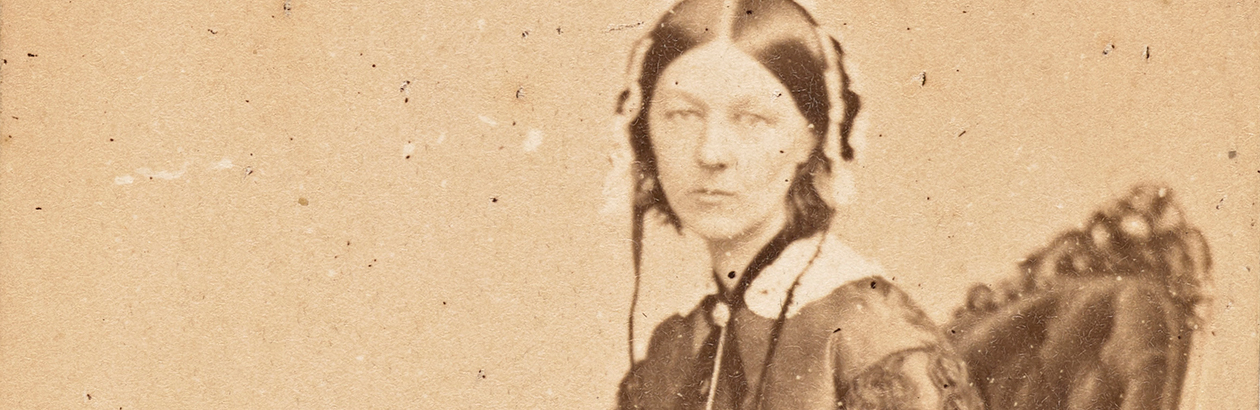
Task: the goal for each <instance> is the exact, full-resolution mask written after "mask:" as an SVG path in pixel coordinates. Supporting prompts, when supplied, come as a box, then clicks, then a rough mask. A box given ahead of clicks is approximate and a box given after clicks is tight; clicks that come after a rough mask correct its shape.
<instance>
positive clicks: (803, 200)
mask: <svg viewBox="0 0 1260 410" xmlns="http://www.w3.org/2000/svg"><path fill="white" fill-rule="evenodd" d="M736 3H737V6H738V7H732V8H731V9H727V10H723V2H722V1H713V0H684V1H682V2H680V3H678V4H677V5H675V6H674V8H672V9H671V10H670V11H669V12H668V13H666V14H665V17H663V18H662V19H661V21H660V22H659V24H657V25H656V26H655V28H654V29H653V30H652V32H651V34H649V37H648V38H649V39H650V40H651V43H650V45H649V47H648V49H647V50H646V51H645V52H644V55H643V61H642V67H640V69H641V72H642V74H641V75H640V76H639V78H638V83H637V86H638V87H639V89H640V90H641V91H642V94H641V95H642V99H643V101H642V109H641V110H639V112H638V116H637V117H635V118H634V119H633V120H631V122H630V125H629V127H630V129H629V133H630V146H631V148H632V149H633V150H634V157H635V158H634V159H635V165H636V169H637V171H638V172H637V173H636V174H637V175H635V177H636V180H637V181H636V186H635V192H636V195H635V200H634V203H635V205H634V207H635V209H634V214H635V215H634V217H635V219H636V224H638V223H639V221H640V220H641V218H643V217H644V216H645V215H646V213H647V212H649V211H651V210H653V209H655V210H656V211H658V212H659V213H660V214H661V215H662V216H663V217H664V218H665V220H666V221H667V222H668V223H669V224H671V225H673V226H674V227H675V228H679V229H681V222H680V221H679V219H678V215H677V214H675V213H674V211H673V209H672V208H671V207H670V205H669V201H668V199H667V198H665V193H664V191H663V190H661V188H660V184H659V183H658V180H657V178H658V174H657V167H656V154H655V151H654V150H653V147H652V141H651V136H650V131H649V126H648V119H647V118H648V112H649V111H650V110H651V106H652V103H651V101H652V96H653V93H654V91H655V87H656V82H657V80H658V78H659V77H660V75H661V73H662V72H664V71H665V68H666V67H668V66H669V64H670V63H672V62H673V61H674V60H675V59H677V58H678V57H680V56H682V55H683V54H684V53H686V52H687V51H690V50H692V49H694V48H696V47H698V46H700V45H703V44H706V43H709V42H711V41H713V40H715V39H717V36H719V35H722V34H719V33H727V34H726V35H729V37H730V40H731V41H732V42H733V43H734V44H735V45H736V47H737V48H739V49H741V50H743V51H744V52H746V53H748V54H749V55H750V56H752V57H753V58H754V59H755V60H756V61H758V62H759V63H761V64H762V65H763V66H764V67H766V69H767V70H769V71H770V72H771V73H772V74H773V75H774V76H775V77H776V78H777V79H778V80H779V81H780V82H781V83H783V85H784V86H785V88H787V89H788V92H789V93H790V94H791V95H792V100H793V102H795V103H796V107H797V109H798V110H799V111H800V112H801V114H802V115H803V116H804V117H805V119H806V120H807V121H808V122H809V124H810V125H811V128H812V129H813V132H814V135H815V136H816V137H817V141H816V143H815V144H814V148H813V150H812V152H811V154H810V156H809V160H807V161H806V162H805V163H804V164H801V165H800V166H799V167H798V168H797V170H796V177H795V179H794V180H793V181H792V184H791V186H790V187H789V188H788V197H787V201H788V205H789V209H790V211H789V216H788V221H789V226H788V229H790V230H792V231H795V232H794V233H795V234H796V235H793V236H798V237H800V236H807V235H809V234H812V233H814V232H817V231H818V230H820V229H822V228H823V227H825V226H826V225H827V224H829V223H830V221H831V217H832V214H834V212H835V211H834V210H833V209H832V208H831V206H829V205H828V204H827V202H825V201H824V200H823V199H822V197H821V196H820V195H819V193H818V191H817V189H815V188H814V176H815V175H816V174H818V173H820V172H828V171H830V170H831V166H832V164H831V162H830V159H828V157H827V156H826V155H824V153H823V147H825V146H826V141H825V140H824V138H825V137H826V135H827V130H828V128H829V127H828V125H829V123H830V121H831V118H830V115H829V110H830V108H831V99H830V98H829V97H828V93H827V84H826V72H825V71H826V70H827V66H828V65H827V62H826V57H825V56H826V53H825V52H824V50H823V49H822V47H833V48H834V49H835V53H836V55H838V56H843V52H842V51H841V50H840V43H839V42H836V41H835V40H834V39H831V38H830V37H826V38H825V39H822V38H819V36H818V34H817V33H818V31H817V30H816V27H817V23H816V22H815V21H814V19H813V18H812V17H810V16H809V14H808V13H807V12H806V11H805V10H804V9H802V8H801V7H800V6H799V5H797V4H796V3H794V2H792V1H788V0H781V1H764V0H761V1H758V0H742V1H738V2H736ZM722 13H732V14H733V15H730V16H726V17H729V20H727V19H724V18H723V17H724V16H723V15H722ZM725 21H730V23H729V24H730V27H725V28H722V27H719V25H722V24H724V22H725ZM824 41H825V43H824ZM838 68H839V69H840V79H841V83H842V84H841V98H842V99H843V100H844V103H845V112H844V118H843V119H842V120H841V121H840V133H839V134H840V139H841V140H840V141H839V143H840V150H841V158H843V159H844V160H846V161H848V160H851V159H852V158H853V147H852V145H850V143H849V134H850V132H851V129H852V124H853V117H855V116H856V115H857V112H858V109H859V107H860V100H859V98H858V96H857V94H855V93H854V92H853V91H851V90H850V89H849V87H848V84H849V78H848V75H847V74H846V73H844V71H843V68H842V67H838ZM628 95H629V94H628V93H623V96H622V97H623V100H624V99H625V98H626V97H628ZM622 102H623V103H624V101H622ZM637 239H638V238H636V240H637Z"/></svg>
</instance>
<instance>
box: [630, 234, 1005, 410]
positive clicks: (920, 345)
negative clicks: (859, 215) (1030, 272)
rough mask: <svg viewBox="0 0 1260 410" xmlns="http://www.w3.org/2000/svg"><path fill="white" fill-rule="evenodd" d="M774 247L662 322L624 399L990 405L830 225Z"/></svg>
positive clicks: (691, 403) (925, 324)
mask: <svg viewBox="0 0 1260 410" xmlns="http://www.w3.org/2000/svg"><path fill="white" fill-rule="evenodd" d="M824 238H825V239H824ZM820 242H821V244H820ZM774 256H775V257H774V258H773V263H769V264H768V265H767V266H765V267H764V268H763V269H760V270H759V271H758V272H752V273H756V275H749V274H748V273H746V277H753V276H755V278H753V279H750V280H749V283H748V284H747V286H746V287H745V288H744V291H743V292H738V293H735V292H731V293H732V294H727V295H723V294H721V293H719V294H717V295H710V296H708V297H706V298H704V299H703V300H702V301H701V302H700V303H699V305H698V306H697V307H696V308H695V309H693V310H692V311H691V312H689V313H687V314H686V315H681V314H680V315H675V316H673V317H670V318H669V319H667V320H665V321H664V322H663V323H661V324H660V325H659V326H658V327H657V328H656V330H655V331H654V332H653V336H652V339H651V342H650V344H649V346H648V352H647V356H646V357H645V358H643V359H642V360H640V361H638V362H636V363H635V364H634V366H633V367H632V368H631V369H630V371H629V372H628V373H627V375H626V376H625V378H624V379H623V381H622V383H621V388H620V393H619V397H618V405H619V408H622V409H703V408H705V406H706V404H707V402H708V401H710V400H712V401H713V403H712V408H715V409H836V408H844V409H978V408H981V405H980V401H979V397H978V395H977V394H976V391H975V389H974V388H973V387H972V386H971V385H969V381H968V377H967V372H966V368H965V366H964V365H963V363H962V361H961V360H960V359H959V357H958V356H957V355H956V354H954V352H953V351H952V350H951V348H950V347H949V344H948V343H947V342H946V341H945V339H944V338H943V337H942V335H940V334H939V333H938V331H937V328H936V326H934V325H933V324H932V323H931V321H930V320H929V319H928V317H927V316H926V315H925V314H924V313H923V311H922V310H920V309H919V308H918V307H916V306H915V305H914V304H913V302H911V301H910V299H909V298H908V297H907V295H906V294H905V293H904V292H902V291H901V290H900V289H897V288H896V287H895V286H893V285H892V284H891V283H889V282H888V281H886V280H884V279H883V278H882V277H881V276H879V272H880V270H879V268H878V267H877V266H876V265H874V264H871V263H869V262H867V261H865V260H864V259H862V258H861V257H860V256H858V255H857V254H856V253H855V252H853V251H852V250H851V249H850V248H848V247H847V246H845V245H844V244H842V243H840V241H839V240H837V239H836V238H834V237H827V236H824V235H822V234H816V235H815V236H814V237H811V238H806V239H801V240H797V241H793V242H792V243H791V244H790V245H787V246H786V247H785V249H784V250H783V251H782V253H780V254H778V255H774ZM725 312H729V313H725ZM724 316H729V320H728V321H726V320H724V319H725V317H724ZM723 322H726V323H729V326H725V327H723V326H720V324H722V323H723ZM723 334H725V335H723ZM719 345H722V347H721V348H720V349H719ZM719 350H721V351H722V354H721V357H720V358H718V357H717V356H718V351H719ZM718 360H720V362H721V363H720V366H715V364H716V362H717V361H718ZM715 367H718V368H719V369H720V370H719V374H717V375H716V377H714V374H713V370H714V368H715ZM714 381H716V384H717V386H716V389H713V388H711V385H712V384H714V383H713V382H714ZM710 396H712V397H711V398H710Z"/></svg>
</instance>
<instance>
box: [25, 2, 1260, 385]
mask: <svg viewBox="0 0 1260 410" xmlns="http://www.w3.org/2000/svg"><path fill="white" fill-rule="evenodd" d="M123 3H126V4H123ZM812 3H816V4H815V5H814V7H813V8H814V10H815V12H816V14H817V17H818V18H819V20H820V21H821V22H822V23H823V24H824V26H826V27H827V28H828V29H829V30H830V31H831V32H833V33H835V34H837V35H839V36H841V37H842V41H843V43H844V47H845V50H846V52H847V53H848V62H849V63H852V65H853V66H854V67H855V69H856V73H855V78H856V79H857V80H858V81H859V88H858V91H859V92H860V93H861V94H862V96H863V102H864V105H863V108H864V111H863V118H864V120H865V121H866V123H867V124H868V126H867V128H866V131H865V135H866V148H865V150H863V151H862V152H861V153H860V156H861V159H860V163H859V168H858V169H857V171H856V174H857V184H858V191H859V197H858V199H857V201H856V202H855V203H854V204H852V205H850V206H848V207H846V208H843V209H841V211H840V212H841V223H842V224H843V226H844V227H845V229H844V233H843V236H844V237H845V238H846V239H847V240H848V241H849V243H850V244H851V245H852V246H853V247H854V248H856V249H857V250H858V251H859V252H861V253H862V254H864V255H866V256H868V257H870V258H872V259H876V260H878V261H879V262H880V263H881V264H882V265H883V266H884V267H885V269H886V270H887V271H888V275H889V277H890V279H892V280H893V281H894V283H895V284H897V285H898V286H900V287H902V288H903V289H905V290H906V291H907V292H909V293H910V294H911V296H912V297H914V299H915V300H917V301H919V302H920V303H921V304H922V305H923V306H924V307H925V308H926V309H927V310H928V311H929V312H930V313H931V315H932V317H933V318H934V319H936V320H937V321H940V322H943V321H945V320H948V319H949V318H950V317H951V316H950V315H951V312H952V310H953V309H954V308H956V307H958V306H959V305H961V303H962V301H963V296H964V292H965V290H966V289H967V288H968V287H969V286H970V285H971V284H973V283H977V282H993V281H996V280H998V279H1000V278H1002V277H1006V276H1009V275H1011V274H1013V273H1014V270H1015V264H1016V262H1017V261H1018V260H1019V259H1020V258H1021V257H1023V256H1025V255H1027V254H1028V253H1029V252H1031V251H1033V250H1035V249H1036V248H1038V247H1040V246H1042V245H1045V244H1046V243H1047V242H1048V241H1049V240H1050V239H1051V238H1052V237H1053V236H1054V235H1055V234H1056V233H1058V232H1061V231H1063V230H1067V229H1072V228H1076V227H1078V226H1079V224H1081V223H1082V222H1084V221H1085V220H1086V219H1087V218H1088V217H1089V216H1090V214H1091V213H1092V212H1093V211H1094V210H1095V209H1097V208H1098V207H1100V206H1102V205H1103V204H1104V203H1106V202H1107V201H1109V200H1112V199H1113V198H1115V197H1117V196H1119V195H1122V194H1124V193H1125V192H1127V191H1128V189H1129V187H1130V186H1132V185H1133V184H1136V183H1139V182H1156V183H1165V184H1167V185H1168V186H1170V187H1172V189H1173V191H1174V192H1175V195H1176V196H1177V200H1178V201H1179V202H1180V203H1181V204H1182V205H1183V206H1184V208H1185V211H1186V212H1185V213H1186V217H1187V219H1188V221H1189V222H1190V223H1191V224H1192V225H1195V226H1197V227H1199V228H1200V229H1202V230H1203V232H1204V233H1205V235H1206V237H1207V240H1208V242H1209V244H1210V245H1211V247H1212V251H1213V256H1214V258H1215V266H1214V271H1213V275H1214V277H1215V284H1214V286H1215V292H1214V296H1215V299H1214V300H1213V304H1212V309H1211V311H1212V321H1211V322H1210V324H1209V325H1208V326H1207V328H1205V329H1204V332H1203V333H1201V338H1200V340H1201V341H1202V344H1201V345H1200V346H1199V347H1198V348H1197V350H1195V351H1194V352H1193V353H1194V354H1195V355H1196V357H1197V359H1196V360H1199V362H1200V363H1201V368H1200V369H1199V371H1198V373H1197V376H1195V377H1192V378H1190V379H1189V380H1188V381H1187V383H1188V387H1187V390H1188V391H1187V393H1186V398H1187V402H1186V403H1185V405H1184V406H1183V407H1184V408H1196V409H1198V408H1201V409H1247V408H1251V409H1254V408H1257V397H1258V395H1260V392H1258V379H1257V371H1258V368H1260V358H1258V356H1260V344H1258V339H1257V323H1258V322H1260V317H1258V316H1257V307H1258V306H1257V304H1258V303H1257V302H1258V300H1260V279H1258V275H1257V270H1258V269H1260V241H1258V239H1257V234H1256V232H1257V230H1256V227H1255V224H1256V219H1257V217H1260V207H1258V206H1257V205H1256V201H1257V199H1258V196H1260V192H1258V190H1260V160H1258V159H1260V138H1258V137H1257V134H1258V133H1260V125H1258V124H1257V121H1260V108H1258V106H1260V7H1257V3H1256V2H1255V1H1240V2H1235V1H1190V2H1187V1H1177V0H1164V1H1160V0H1143V1H1133V2H1090V1H1075V2H1008V1H997V0H982V1H976V2H959V3H954V4H946V3H941V2H911V1H904V0H893V1H876V0H860V1H849V0H845V1H839V0H834V1H833V0H816V1H814V2H812ZM667 7H668V3H666V2H662V1H657V0H652V1H648V2H621V1H570V0H565V1H536V2H528V3H527V2H475V3H473V4H468V3H464V2H444V3H443V4H437V3H435V2H411V1H380V2H366V1H319V0H266V1H244V0H241V1H204V2H176V1H170V0H137V1H129V2H104V1H92V0H58V1H42V0H41V1H35V0H6V1H3V2H2V3H0V21H2V29H0V57H3V59H4V61H3V64H2V65H0V81H2V83H3V84H2V85H0V109H2V110H3V123H2V124H3V125H2V127H0V204H3V206H2V207H0V209H2V211H0V375H2V376H0V407H3V408H15V409H16V408H31V409H35V408H102V409H117V408H123V409H133V408H606V407H608V406H610V405H611V404H612V403H613V395H614V394H615V389H616V383H617V382H618V380H619V379H620V377H621V375H622V374H623V373H624V372H625V370H626V367H627V359H626V330H625V321H626V316H627V315H628V309H629V302H630V294H631V291H632V287H633V278H632V274H631V270H630V258H629V256H630V248H629V245H628V239H627V238H628V236H629V216H628V212H622V211H621V210H616V209H614V210H611V211H610V210H608V209H605V205H606V204H607V203H608V202H609V201H608V198H607V195H606V193H605V191H604V185H605V182H606V179H607V177H608V173H609V170H610V162H609V160H608V157H609V154H610V153H611V152H612V151H613V149H614V147H615V145H616V137H617V136H616V134H615V133H614V132H613V131H612V124H613V117H612V115H611V114H612V109H613V102H614V99H615V96H616V94H617V93H618V92H619V91H620V88H621V87H622V85H623V84H624V81H625V78H624V67H625V61H626V59H627V57H628V53H629V50H630V46H631V44H632V42H633V41H635V40H636V39H638V38H639V37H641V36H642V35H643V34H645V33H646V32H647V30H648V27H649V26H651V25H652V24H653V20H654V19H656V18H657V17H658V16H659V14H660V13H661V12H663V11H664V10H665V9H666V8H667ZM921 73H922V77H923V78H925V79H926V81H922V82H921V81H920V80H919V78H916V77H919V76H920V75H921ZM688 264H691V265H694V264H695V261H694V260H688V261H679V263H678V266H679V268H678V271H686V270H687V269H684V268H682V267H683V266H691V265H688ZM701 274H703V273H701ZM671 275H673V276H671ZM684 276H687V275H685V274H681V273H678V272H674V273H665V274H660V275H658V276H656V277H651V278H646V280H645V288H644V294H645V301H648V302H645V303H648V305H649V307H650V306H653V305H652V304H653V303H656V304H667V303H668V302H661V301H668V300H674V299H676V298H674V295H676V294H682V293H686V288H685V287H683V286H672V285H668V283H669V282H670V281H671V280H682V279H680V278H683V277H684ZM688 277H689V276H688ZM684 281H685V280H684ZM648 320H659V317H653V318H648Z"/></svg>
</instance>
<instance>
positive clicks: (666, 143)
mask: <svg viewBox="0 0 1260 410" xmlns="http://www.w3.org/2000/svg"><path fill="white" fill-rule="evenodd" d="M661 131H662V132H653V133H650V134H649V135H651V137H650V138H651V140H652V152H653V154H654V157H655V159H656V173H657V179H658V181H657V182H659V183H660V184H661V186H662V188H664V189H665V190H666V192H667V193H668V192H669V190H670V189H672V188H675V187H678V186H679V185H682V184H681V182H682V181H685V180H687V179H689V178H691V177H690V176H689V172H688V171H689V168H688V167H687V164H688V161H689V159H690V152H691V149H690V148H689V146H688V143H687V141H686V140H685V139H683V138H680V137H679V136H678V135H674V133H671V132H669V130H661Z"/></svg>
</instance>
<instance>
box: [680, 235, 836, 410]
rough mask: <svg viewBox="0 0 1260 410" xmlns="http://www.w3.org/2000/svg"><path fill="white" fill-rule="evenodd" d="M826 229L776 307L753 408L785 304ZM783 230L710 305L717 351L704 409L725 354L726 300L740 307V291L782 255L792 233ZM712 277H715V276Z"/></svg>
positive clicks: (784, 317) (710, 408) (713, 393)
mask: <svg viewBox="0 0 1260 410" xmlns="http://www.w3.org/2000/svg"><path fill="white" fill-rule="evenodd" d="M827 232H828V229H823V231H822V234H821V235H820V237H819V239H818V244H817V245H815V248H814V253H813V255H811V256H810V257H809V262H808V263H806V264H805V267H804V268H802V269H801V271H800V272H798V273H797V274H796V278H794V279H793V280H792V285H791V286H790V287H788V290H787V295H786V296H785V297H784V298H783V306H781V307H780V308H779V315H778V317H777V318H775V321H774V326H773V327H772V328H771V331H770V342H769V348H768V349H767V351H766V357H765V360H764V361H763V362H762V364H761V366H762V369H761V376H760V377H759V378H758V380H757V389H756V396H755V397H756V398H757V406H756V408H761V407H762V400H763V399H764V397H765V395H764V393H765V386H766V379H767V374H768V371H769V369H770V361H771V360H772V359H773V358H774V353H775V350H777V349H776V347H778V342H779V336H781V334H782V333H783V325H784V323H785V322H786V321H787V313H788V309H789V307H790V306H791V305H792V299H793V295H794V294H795V293H796V288H797V286H799V285H800V283H801V277H802V276H805V272H808V271H809V269H810V268H811V267H813V266H814V261H815V260H817V259H818V255H820V254H822V246H823V242H826V240H827ZM786 233H787V232H784V234H780V235H778V236H776V237H775V238H774V239H773V240H771V241H770V243H769V244H767V245H766V248H765V250H763V251H762V254H759V255H757V257H755V258H753V264H750V265H749V267H748V269H747V270H746V271H745V272H744V276H743V277H742V278H740V281H739V284H738V285H736V286H735V287H734V288H733V289H731V291H730V292H728V293H727V294H726V295H725V297H720V298H719V300H718V301H717V303H716V304H715V305H714V306H713V311H712V313H711V315H712V319H713V323H714V324H715V325H717V327H718V329H717V332H719V333H718V342H717V351H716V352H715V354H714V356H713V371H712V373H711V374H710V376H709V392H708V395H707V398H706V399H705V405H704V408H705V410H713V405H714V403H715V402H716V401H717V400H716V399H717V385H718V381H719V376H720V375H721V373H722V359H723V356H724V355H725V353H726V352H725V350H726V338H727V336H726V335H727V333H728V332H729V331H730V326H729V325H730V320H731V307H730V306H728V303H730V304H737V307H744V297H743V295H744V292H746V291H747V290H748V286H749V285H750V284H751V283H752V281H753V279H755V276H757V275H759V274H760V273H761V270H762V269H764V268H765V267H766V266H768V265H769V264H770V263H771V262H772V261H773V260H774V259H776V258H778V256H779V255H780V254H782V252H783V250H784V249H785V248H786V246H787V244H789V243H790V242H791V241H792V235H786ZM775 245H778V246H775ZM758 262H761V263H758ZM715 276H716V275H715ZM714 280H718V279H717V278H716V277H715V278H714ZM719 289H720V286H719Z"/></svg>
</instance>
